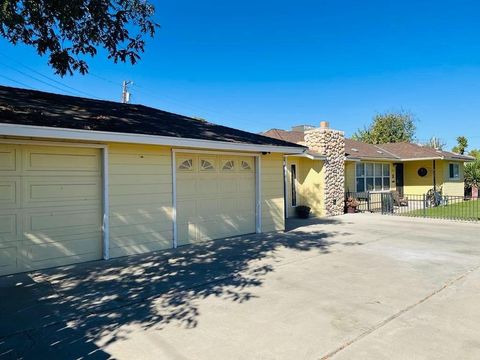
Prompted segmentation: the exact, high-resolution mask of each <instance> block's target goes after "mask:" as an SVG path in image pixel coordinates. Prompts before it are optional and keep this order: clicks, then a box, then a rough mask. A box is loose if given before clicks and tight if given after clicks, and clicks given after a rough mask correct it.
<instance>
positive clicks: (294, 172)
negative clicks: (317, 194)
mask: <svg viewBox="0 0 480 360" xmlns="http://www.w3.org/2000/svg"><path fill="white" fill-rule="evenodd" d="M290 186H291V187H292V189H291V190H292V196H291V198H292V200H291V203H292V206H297V165H295V164H292V165H290Z"/></svg>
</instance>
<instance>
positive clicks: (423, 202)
mask: <svg viewBox="0 0 480 360" xmlns="http://www.w3.org/2000/svg"><path fill="white" fill-rule="evenodd" d="M422 204H423V217H427V196H426V195H425V194H423V201H422Z"/></svg>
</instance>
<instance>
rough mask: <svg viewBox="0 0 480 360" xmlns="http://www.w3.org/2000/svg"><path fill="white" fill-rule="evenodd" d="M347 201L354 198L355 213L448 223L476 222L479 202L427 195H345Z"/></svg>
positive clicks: (352, 193) (479, 216)
mask: <svg viewBox="0 0 480 360" xmlns="http://www.w3.org/2000/svg"><path fill="white" fill-rule="evenodd" d="M348 199H356V200H357V201H356V203H358V206H357V207H356V211H359V212H375V213H381V214H385V215H400V216H409V217H425V218H438V219H451V220H466V221H480V200H479V199H472V198H466V197H463V196H450V195H441V194H439V193H431V192H430V193H428V194H424V195H403V196H400V195H399V194H398V193H397V192H360V193H358V192H347V193H345V204H346V205H347V203H351V201H350V202H348V201H347V200H348Z"/></svg>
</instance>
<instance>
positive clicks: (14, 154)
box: [0, 144, 20, 175]
mask: <svg viewBox="0 0 480 360" xmlns="http://www.w3.org/2000/svg"><path fill="white" fill-rule="evenodd" d="M19 159H20V155H19V147H18V146H15V145H4V144H0V174H2V175H12V174H13V173H16V172H18V171H19V170H20V169H19Z"/></svg>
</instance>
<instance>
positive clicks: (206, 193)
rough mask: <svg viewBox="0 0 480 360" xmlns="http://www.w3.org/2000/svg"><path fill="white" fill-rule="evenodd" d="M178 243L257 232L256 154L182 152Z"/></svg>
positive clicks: (178, 174)
mask: <svg viewBox="0 0 480 360" xmlns="http://www.w3.org/2000/svg"><path fill="white" fill-rule="evenodd" d="M175 167H176V182H177V199H176V200H177V201H176V205H177V243H178V245H184V244H189V243H198V242H202V241H208V240H213V239H219V238H224V237H229V236H237V235H242V234H249V233H254V232H255V161H254V157H249V156H234V155H210V154H188V153H185V154H184V153H178V154H177V155H176V164H175Z"/></svg>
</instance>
